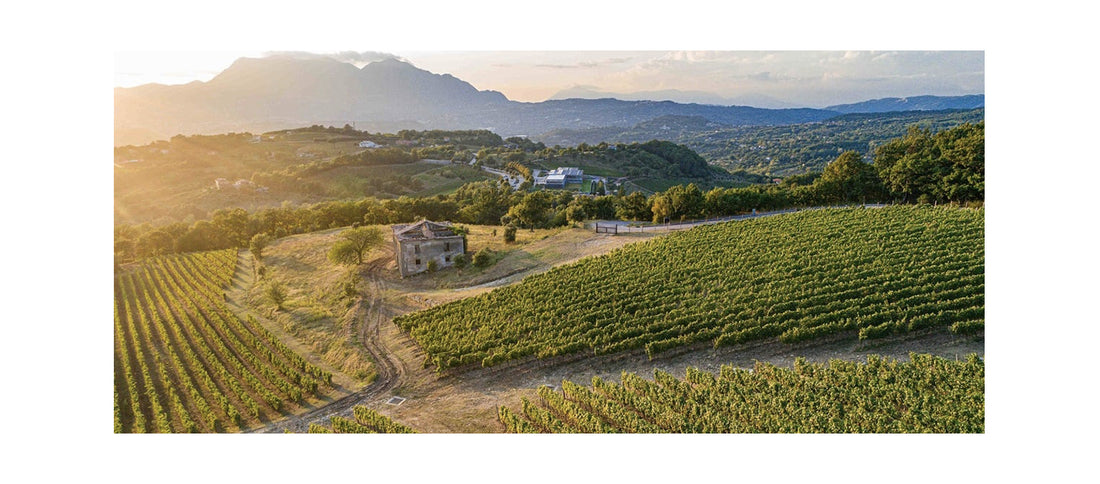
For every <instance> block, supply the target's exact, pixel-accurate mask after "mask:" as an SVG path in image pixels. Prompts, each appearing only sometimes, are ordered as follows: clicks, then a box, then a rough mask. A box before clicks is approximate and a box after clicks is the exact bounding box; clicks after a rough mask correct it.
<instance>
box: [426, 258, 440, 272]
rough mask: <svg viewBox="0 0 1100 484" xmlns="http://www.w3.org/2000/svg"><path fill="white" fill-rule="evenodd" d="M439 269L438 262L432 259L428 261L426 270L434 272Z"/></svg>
mask: <svg viewBox="0 0 1100 484" xmlns="http://www.w3.org/2000/svg"><path fill="white" fill-rule="evenodd" d="M438 270H439V263H437V262H436V261H435V259H432V260H430V261H428V272H435V271H438Z"/></svg>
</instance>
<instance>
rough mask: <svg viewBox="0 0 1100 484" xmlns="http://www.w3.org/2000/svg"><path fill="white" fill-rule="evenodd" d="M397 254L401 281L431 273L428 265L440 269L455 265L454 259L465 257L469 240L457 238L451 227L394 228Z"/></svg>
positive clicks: (432, 224)
mask: <svg viewBox="0 0 1100 484" xmlns="http://www.w3.org/2000/svg"><path fill="white" fill-rule="evenodd" d="M393 244H394V253H395V254H397V268H398V269H399V270H400V271H401V277H408V276H411V275H413V274H419V273H421V272H425V271H427V270H428V261H433V260H434V261H435V263H436V266H437V268H439V269H442V268H444V267H450V266H452V265H454V256H456V255H459V254H465V253H466V238H465V237H463V236H461V235H458V234H455V232H454V229H453V228H452V227H451V225H450V224H447V223H439V222H432V221H429V220H421V221H419V222H417V223H414V224H411V225H394V226H393Z"/></svg>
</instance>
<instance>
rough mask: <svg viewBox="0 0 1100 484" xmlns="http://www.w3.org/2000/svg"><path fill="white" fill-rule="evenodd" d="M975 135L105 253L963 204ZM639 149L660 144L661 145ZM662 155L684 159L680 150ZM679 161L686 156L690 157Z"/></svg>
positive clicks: (212, 227) (305, 211) (138, 239)
mask: <svg viewBox="0 0 1100 484" xmlns="http://www.w3.org/2000/svg"><path fill="white" fill-rule="evenodd" d="M984 143H985V130H984V122H981V123H977V124H964V125H961V126H958V127H956V128H953V129H949V130H946V131H941V132H939V133H932V132H931V131H930V130H927V129H921V128H916V127H913V128H910V130H909V132H908V133H907V134H906V136H904V137H902V138H898V139H895V140H892V141H890V142H888V143H886V144H884V145H882V146H880V147H878V148H877V149H876V150H875V152H874V154H873V159H872V161H871V162H870V163H868V162H867V161H865V159H864V158H865V157H864V156H863V155H861V154H860V153H857V152H854V151H848V152H844V153H842V154H841V155H840V156H838V157H837V158H836V159H835V160H834V161H832V162H831V163H829V164H828V165H826V167H825V169H824V171H822V172H821V173H820V174H818V173H810V174H804V175H798V176H792V177H788V178H787V179H785V180H783V181H782V182H781V183H771V184H767V185H753V186H749V187H742V188H714V189H712V190H709V191H706V192H704V191H703V190H701V189H700V188H699V187H698V186H696V185H695V184H688V185H677V186H673V187H671V188H669V189H668V190H665V191H664V192H658V193H655V194H653V195H650V196H648V197H647V196H645V195H644V194H642V193H640V192H632V193H626V192H625V191H623V190H622V189H620V190H619V191H618V192H617V193H614V194H611V195H605V196H584V195H575V194H573V193H572V192H568V191H557V190H539V191H534V192H522V191H514V190H512V189H511V187H509V186H508V185H507V184H506V183H503V182H500V181H497V180H494V181H480V182H473V183H468V184H465V185H463V186H461V187H460V188H459V189H458V190H456V191H455V192H454V193H452V194H450V195H438V196H435V197H425V198H412V197H405V196H403V197H400V198H397V199H390V200H378V199H375V198H363V199H360V200H353V201H330V202H322V203H317V204H313V205H308V206H290V205H289V204H284V205H283V206H281V207H278V208H269V209H263V210H259V211H255V212H248V211H246V210H244V209H241V208H235V209H221V210H216V211H214V212H213V213H212V214H211V217H210V218H209V219H205V220H199V221H195V222H193V223H184V222H178V223H173V224H168V225H163V226H153V225H149V224H142V225H118V226H116V227H115V256H116V260H117V261H118V262H129V261H133V260H137V259H140V258H144V257H149V256H155V255H160V254H167V253H178V252H192V251H198V250H212V249H222V248H229V247H247V246H248V243H249V241H250V240H251V238H252V237H253V236H254V235H256V234H260V233H265V234H268V235H269V236H271V237H275V238H278V237H285V236H287V235H293V234H299V233H306V232H312V231H317V230H323V229H328V228H335V227H345V226H349V225H353V224H395V223H409V222H414V221H416V220H419V219H421V218H427V219H431V220H448V221H453V222H458V223H465V224H478V225H504V226H512V227H519V228H524V229H534V228H548V227H557V226H563V225H566V224H570V223H577V222H583V221H585V220H593V219H595V220H611V219H617V220H627V221H639V222H656V223H661V222H666V221H680V220H691V219H698V218H703V217H718V216H727V215H736V214H739V213H745V212H749V211H752V210H753V209H758V210H775V209H781V208H787V207H807V206H816V205H828V204H834V203H873V202H895V203H940V204H943V203H955V204H966V203H972V202H981V201H983V200H984V198H985V149H984ZM648 148H649V149H655V150H658V151H660V150H663V149H665V148H667V147H665V146H663V145H653V146H650V147H648ZM640 149H641V148H640ZM380 155H381V154H380ZM382 156H384V157H388V154H386V155H382ZM665 156H672V157H676V158H683V159H684V160H687V158H685V157H686V155H684V154H682V153H675V154H672V155H669V154H665ZM688 163H689V164H693V163H690V160H689V161H688Z"/></svg>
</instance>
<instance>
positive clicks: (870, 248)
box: [394, 206, 985, 370]
mask: <svg viewBox="0 0 1100 484" xmlns="http://www.w3.org/2000/svg"><path fill="white" fill-rule="evenodd" d="M984 236H985V229H984V210H981V209H978V210H973V209H957V208H936V207H929V206H897V207H886V208H878V209H860V208H854V209H828V210H809V211H803V212H798V213H792V214H786V215H777V216H772V217H765V218H760V219H754V220H746V221H738V222H729V223H724V224H718V225H712V226H705V227H698V228H695V229H692V230H688V231H684V232H679V233H674V234H670V235H668V236H664V237H661V238H659V239H656V240H653V241H648V242H643V243H638V244H633V245H630V246H627V247H624V248H621V249H618V250H616V251H614V252H612V253H610V254H608V255H605V256H599V257H593V258H589V259H584V260H581V261H580V262H578V263H575V264H572V265H568V266H563V267H558V268H555V269H552V270H550V271H548V272H545V273H542V274H538V275H534V276H530V277H528V278H526V279H524V280H523V281H522V282H521V283H519V284H516V285H513V286H508V287H503V288H500V289H497V290H494V291H492V292H490V293H488V294H485V295H482V296H479V297H475V298H470V299H465V300H461V301H456V302H453V303H450V304H444V305H440V306H436V307H433V308H430V309H427V310H423V311H420V312H416V313H412V314H408V315H405V316H401V317H398V318H395V319H394V322H395V323H396V324H398V326H399V327H400V328H401V329H402V330H404V331H407V332H408V333H409V335H410V336H411V337H412V338H413V339H414V340H415V341H416V342H417V343H418V344H419V345H420V346H421V347H422V348H423V349H424V351H425V352H426V353H427V357H428V361H429V362H430V363H431V364H434V365H435V366H436V368H437V369H440V370H442V369H447V368H453V367H460V366H465V365H484V366H492V365H494V364H497V363H500V362H503V361H507V360H513V359H517V358H524V357H530V356H535V357H538V358H545V357H552V356H557V355H563V354H569V353H576V352H590V353H593V354H604V353H614V352H620V351H626V350H634V349H641V348H644V349H645V351H646V352H647V353H648V354H649V355H650V356H651V357H652V356H654V355H656V354H658V353H660V352H662V351H665V350H668V349H670V348H675V347H679V346H684V345H690V344H694V343H701V342H711V343H712V344H714V345H715V346H723V345H729V344H738V343H744V342H749V341H757V340H764V339H771V338H776V337H778V338H779V340H780V341H782V342H785V343H795V342H799V341H805V340H811V339H816V338H819V337H822V336H827V335H832V334H836V333H842V332H849V333H851V334H852V335H853V337H854V336H855V335H856V334H858V336H859V338H861V339H869V338H878V337H882V336H887V335H891V334H897V333H905V332H908V331H914V330H920V329H924V328H932V327H950V328H951V330H952V331H955V332H957V333H973V332H980V331H982V330H983V328H984V308H985V296H984V293H985V275H984V272H985V252H984V251H985V249H984V247H985V246H984Z"/></svg>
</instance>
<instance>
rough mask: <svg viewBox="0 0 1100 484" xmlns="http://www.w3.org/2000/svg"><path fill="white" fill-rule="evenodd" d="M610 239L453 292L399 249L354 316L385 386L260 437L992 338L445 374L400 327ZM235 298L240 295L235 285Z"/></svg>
mask: <svg viewBox="0 0 1100 484" xmlns="http://www.w3.org/2000/svg"><path fill="white" fill-rule="evenodd" d="M608 237H609V236H606V235H601V236H596V238H594V239H591V240H589V239H585V240H583V241H581V240H577V241H574V242H575V243H573V244H567V246H565V247H562V244H561V243H560V241H550V240H547V242H546V245H548V246H550V247H551V248H553V249H555V250H561V251H562V252H563V254H562V255H561V256H555V257H553V258H551V259H552V260H553V263H549V264H537V265H535V266H532V267H529V268H528V269H526V270H523V271H520V273H517V274H507V275H506V276H504V277H499V276H498V277H499V278H493V279H490V280H488V281H485V280H480V281H476V284H472V285H468V286H465V287H456V288H448V289H440V288H430V287H428V286H425V285H424V283H425V282H426V281H425V280H421V279H415V278H414V279H411V280H410V279H406V280H402V279H400V278H398V277H396V276H395V275H394V273H395V272H396V271H395V270H394V269H393V268H392V267H389V265H392V264H390V263H391V262H392V248H390V249H386V250H385V253H384V254H382V255H381V256H380V257H377V258H375V259H374V260H372V261H371V262H369V263H368V264H367V266H366V267H365V268H364V270H363V271H362V276H363V278H364V281H365V282H366V285H367V294H365V295H364V298H363V299H362V301H360V309H359V311H358V313H357V314H356V320H357V321H359V322H360V323H359V324H358V327H357V329H356V330H357V331H358V333H357V337H358V338H357V339H358V340H359V342H360V343H361V344H362V345H363V347H364V348H365V349H366V350H367V352H368V353H369V354H370V356H371V358H372V360H373V361H374V364H375V367H376V369H377V372H378V377H377V379H376V380H375V381H374V382H372V383H371V384H370V385H368V386H367V387H366V388H364V389H362V390H360V391H358V392H355V393H352V394H350V395H347V396H345V397H343V398H340V399H338V400H335V401H333V402H332V403H330V404H327V405H325V406H323V407H321V408H317V409H315V410H312V411H310V412H308V413H305V414H302V415H298V416H293V417H288V418H286V419H284V420H282V421H279V422H276V423H273V424H271V425H268V426H267V427H264V428H262V429H257V430H254V432H263V433H271V432H275V433H278V432H284V431H290V432H305V431H306V430H308V428H309V424H310V423H311V422H315V423H318V424H322V425H326V426H327V425H329V417H331V416H336V415H339V416H343V417H347V418H352V408H353V407H354V406H356V405H365V406H367V407H369V408H372V409H374V410H376V411H379V412H380V413H382V414H385V415H388V416H390V417H391V418H393V419H395V420H396V421H398V422H401V423H403V424H405V425H408V426H410V427H412V428H414V429H415V430H417V431H419V432H429V433H444V432H446V433H454V432H458V433H486V432H499V431H501V427H500V425H499V423H498V422H497V420H496V415H497V407H498V406H500V405H505V406H509V407H512V408H516V407H517V406H518V405H519V404H520V399H521V397H528V398H532V397H534V395H535V391H536V389H537V388H538V387H539V386H542V385H553V386H555V387H557V386H559V385H560V384H561V381H562V380H570V381H573V382H575V383H578V384H587V383H589V382H590V381H591V379H592V377H593V376H599V377H600V378H602V379H604V380H609V381H618V380H619V379H620V377H621V374H622V372H624V371H625V372H631V373H637V374H639V375H641V376H643V377H647V378H652V375H653V371H654V370H657V369H659V370H662V371H666V372H669V373H672V374H674V375H676V376H683V374H684V371H685V369H686V368H687V367H689V366H690V367H695V368H699V369H701V370H704V371H717V370H718V369H719V368H720V367H721V366H722V365H725V364H733V365H736V366H740V367H749V368H751V367H752V365H753V364H754V363H755V362H756V361H761V362H766V363H771V364H775V365H778V366H787V367H789V366H791V365H792V364H793V362H794V359H795V358H796V357H804V358H806V359H807V360H809V361H811V362H826V361H828V360H830V359H845V360H864V359H865V358H866V357H867V355H870V354H878V355H882V356H887V357H892V358H897V359H899V360H907V359H908V355H909V353H910V352H919V353H931V354H935V355H939V356H943V357H947V358H952V357H959V358H962V357H965V355H967V354H970V353H978V354H980V355H984V339H982V338H981V337H978V338H972V337H967V338H962V337H957V336H954V335H952V334H950V333H949V332H947V331H946V330H943V329H940V330H936V331H929V332H924V333H920V334H914V335H905V336H903V337H899V338H895V339H889V340H884V341H879V342H876V343H873V344H869V343H861V342H859V341H858V339H857V338H856V337H855V336H854V335H841V336H837V337H834V338H830V339H827V340H823V341H815V342H812V343H806V344H800V345H786V344H782V343H779V342H776V341H772V342H763V343H752V344H747V345H740V346H733V347H723V348H719V349H714V348H713V347H712V345H710V344H709V343H707V344H701V345H696V346H693V347H688V348H681V349H678V350H673V351H670V352H668V353H665V354H662V355H659V356H658V357H657V358H655V359H653V360H649V358H648V357H647V356H646V355H645V352H644V351H642V350H638V351H633V352H626V353H619V354H612V355H603V356H599V357H593V356H591V355H590V354H584V353H580V354H575V355H566V356H563V357H559V358H555V359H551V360H526V361H521V362H508V363H505V364H502V365H500V366H497V367H493V368H477V369H473V370H470V371H466V372H463V373H453V374H450V373H449V374H443V375H439V374H436V373H435V372H434V371H433V370H431V369H428V368H425V367H424V361H425V355H424V353H423V351H422V350H421V349H420V348H419V346H417V345H416V344H415V342H413V341H412V339H411V338H409V337H408V335H406V334H404V333H402V332H401V331H400V330H399V329H398V328H397V327H396V326H395V325H394V324H392V320H393V318H394V317H395V316H397V315H400V314H405V313H408V312H411V311H415V310H419V309H423V308H425V307H428V306H431V305H434V304H438V303H441V302H445V301H446V300H450V299H453V298H457V297H465V296H469V295H473V294H477V293H480V292H484V291H486V290H489V289H491V288H492V287H495V286H499V285H505V284H509V283H512V282H515V281H518V280H521V279H522V278H523V277H525V276H526V275H529V274H531V273H535V272H541V271H543V270H546V269H548V268H549V267H550V266H555V265H560V264H562V263H567V262H569V261H572V260H575V258H576V257H577V256H580V255H581V254H578V252H584V251H582V250H580V249H582V248H583V247H582V246H588V245H593V244H607V243H609V242H618V243H616V244H614V245H616V246H619V245H621V243H622V240H621V239H608ZM619 237H620V238H621V237H622V236H621V235H620V236H619ZM647 238H648V237H647ZM605 239H606V240H605ZM643 240H644V239H643ZM536 248H537V246H536ZM471 282H475V281H471ZM245 283H246V281H243V280H242V281H240V287H241V288H247V285H245ZM422 286H423V287H422ZM233 290H238V281H236V280H234V287H233ZM392 396H400V397H402V398H405V400H404V401H403V402H402V403H401V404H400V405H390V404H387V401H388V400H389V399H390V397H392Z"/></svg>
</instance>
